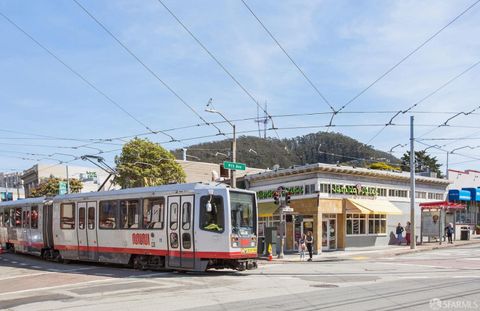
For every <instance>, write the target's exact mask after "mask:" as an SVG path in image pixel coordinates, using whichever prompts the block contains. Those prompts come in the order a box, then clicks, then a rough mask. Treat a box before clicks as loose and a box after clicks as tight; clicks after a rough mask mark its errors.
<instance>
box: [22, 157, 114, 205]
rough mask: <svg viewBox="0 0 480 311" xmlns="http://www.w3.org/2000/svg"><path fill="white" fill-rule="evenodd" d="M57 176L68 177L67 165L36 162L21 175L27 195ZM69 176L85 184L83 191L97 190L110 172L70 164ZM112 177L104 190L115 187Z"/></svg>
mask: <svg viewBox="0 0 480 311" xmlns="http://www.w3.org/2000/svg"><path fill="white" fill-rule="evenodd" d="M50 177H57V178H60V179H66V178H67V166H66V165H52V164H35V165H34V166H32V167H31V168H29V169H27V170H25V171H24V172H23V174H22V176H21V178H22V180H23V186H24V189H25V196H26V197H29V196H30V194H31V193H32V190H33V189H35V187H37V186H38V185H39V184H40V183H41V182H42V181H44V180H46V179H48V178H50ZM68 177H69V178H76V179H78V180H80V181H81V182H82V184H83V188H82V190H81V192H92V191H97V190H98V188H99V187H100V186H101V185H102V184H103V182H104V181H105V179H106V178H107V177H108V174H107V173H106V172H104V171H103V170H101V169H99V168H92V167H82V166H70V165H69V166H68ZM114 188H115V186H114V185H113V184H112V180H111V179H110V180H109V181H108V182H107V183H106V184H105V185H104V187H103V190H110V189H114Z"/></svg>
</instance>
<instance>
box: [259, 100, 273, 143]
mask: <svg viewBox="0 0 480 311" xmlns="http://www.w3.org/2000/svg"><path fill="white" fill-rule="evenodd" d="M258 108H259V105H257V119H255V122H256V123H257V124H258V136H259V137H260V138H262V134H261V132H260V123H262V124H263V138H267V124H268V122H270V118H269V116H268V113H267V102H266V101H265V104H264V109H263V117H261V118H260V116H259V111H258Z"/></svg>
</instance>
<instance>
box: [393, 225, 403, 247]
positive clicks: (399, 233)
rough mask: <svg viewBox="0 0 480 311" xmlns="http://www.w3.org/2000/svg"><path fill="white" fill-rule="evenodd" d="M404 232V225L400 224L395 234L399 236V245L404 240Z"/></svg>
mask: <svg viewBox="0 0 480 311" xmlns="http://www.w3.org/2000/svg"><path fill="white" fill-rule="evenodd" d="M403 231H404V230H403V227H402V224H401V223H398V226H397V229H396V230H395V233H396V234H397V241H398V245H401V244H402V239H403V236H402V233H403Z"/></svg>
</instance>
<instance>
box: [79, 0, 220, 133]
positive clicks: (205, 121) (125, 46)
mask: <svg viewBox="0 0 480 311" xmlns="http://www.w3.org/2000/svg"><path fill="white" fill-rule="evenodd" d="M72 1H73V2H75V3H76V4H77V6H78V7H80V8H81V9H82V10H83V11H84V12H85V13H86V14H87V15H88V16H89V17H90V18H91V19H92V20H93V21H95V23H97V25H99V26H100V27H101V28H102V29H103V30H104V31H105V32H106V33H107V34H108V35H109V36H110V37H112V39H114V40H115V41H116V42H117V43H118V44H119V45H120V46H121V47H122V48H123V49H124V50H125V51H126V52H127V53H128V54H130V56H132V57H133V58H134V59H135V60H136V61H137V62H138V63H139V64H140V65H141V66H142V67H143V68H144V69H145V70H147V71H148V72H149V73H150V74H151V75H152V76H153V77H154V78H155V79H156V80H157V81H159V82H160V83H161V84H162V85H163V86H164V87H165V88H166V89H167V90H168V91H170V93H172V94H173V95H174V96H175V97H176V98H177V99H178V100H180V102H181V103H182V104H184V105H185V106H186V107H187V108H188V109H190V110H191V111H192V112H193V113H194V114H195V115H196V116H197V117H198V118H199V119H200V120H201V121H202V122H204V123H205V124H206V125H212V124H211V123H210V122H208V121H207V120H205V119H204V118H203V117H202V116H201V115H200V114H199V113H198V112H197V111H196V110H195V109H194V108H193V107H192V106H191V105H190V104H188V103H187V101H186V100H185V99H184V98H183V97H181V96H180V95H179V94H178V92H177V91H175V90H174V89H173V88H172V87H171V86H170V85H169V84H167V83H166V82H165V81H164V80H163V79H162V78H160V76H159V75H158V74H157V73H156V72H155V71H153V70H152V69H151V68H150V67H149V66H147V64H146V63H145V62H144V61H142V60H141V59H140V57H138V56H137V55H136V54H135V53H133V51H132V50H131V49H130V48H129V47H127V45H126V44H125V43H123V42H122V41H121V40H120V39H118V37H117V36H115V35H114V34H113V32H111V31H110V30H109V29H108V28H107V27H106V26H105V24H103V23H102V22H100V20H99V19H98V18H96V17H95V16H94V15H93V14H92V13H91V12H90V11H89V10H87V8H86V7H85V6H83V5H82V4H81V3H80V2H79V1H78V0H72ZM213 126H214V127H215V128H216V129H217V130H218V132H219V133H222V131H221V130H220V129H219V128H218V127H217V126H215V125H213ZM159 132H160V133H162V134H164V132H162V131H159ZM166 135H167V134H166Z"/></svg>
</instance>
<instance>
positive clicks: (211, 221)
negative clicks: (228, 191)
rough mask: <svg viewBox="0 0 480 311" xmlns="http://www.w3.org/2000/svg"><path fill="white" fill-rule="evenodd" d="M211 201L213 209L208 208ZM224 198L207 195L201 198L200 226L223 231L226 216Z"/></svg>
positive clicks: (204, 228) (205, 228)
mask: <svg viewBox="0 0 480 311" xmlns="http://www.w3.org/2000/svg"><path fill="white" fill-rule="evenodd" d="M207 203H210V206H211V209H207ZM224 214H225V213H224V208H223V198H222V197H221V196H215V195H206V196H203V197H201V198H200V227H201V229H202V230H206V231H213V232H223V230H224V228H225V220H224V218H225V216H224Z"/></svg>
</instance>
